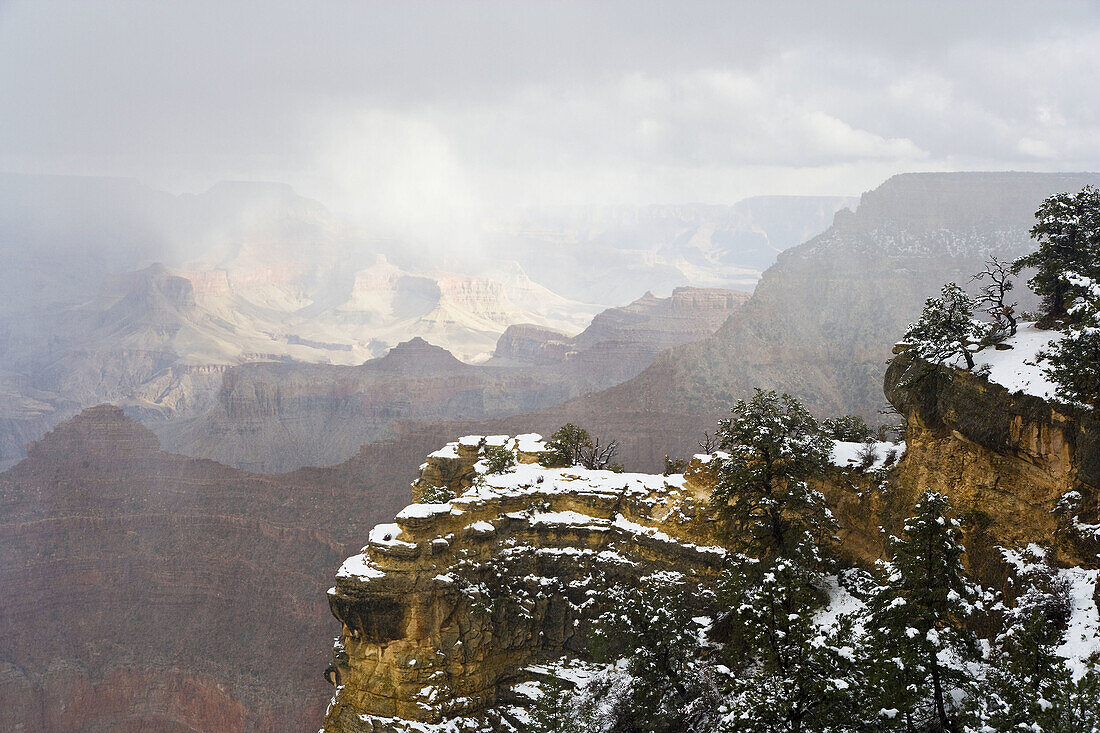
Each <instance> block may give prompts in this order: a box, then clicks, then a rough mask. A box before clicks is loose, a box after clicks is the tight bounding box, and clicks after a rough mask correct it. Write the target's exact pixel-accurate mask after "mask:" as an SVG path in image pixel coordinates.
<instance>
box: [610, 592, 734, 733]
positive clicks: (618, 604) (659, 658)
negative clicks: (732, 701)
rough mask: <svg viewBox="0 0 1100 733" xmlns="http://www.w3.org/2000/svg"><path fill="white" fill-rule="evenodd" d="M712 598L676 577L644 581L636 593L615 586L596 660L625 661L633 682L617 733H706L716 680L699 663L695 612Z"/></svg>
mask: <svg viewBox="0 0 1100 733" xmlns="http://www.w3.org/2000/svg"><path fill="white" fill-rule="evenodd" d="M709 598H710V596H709V594H708V593H707V592H706V591H700V589H698V588H697V587H694V584H690V585H689V583H688V582H687V581H686V580H685V578H684V577H683V576H682V575H680V574H679V573H672V572H660V573H653V574H652V575H647V576H645V577H643V578H642V579H641V581H640V582H639V584H638V586H637V587H631V588H622V587H618V588H614V589H612V590H611V592H610V593H609V598H608V601H609V609H608V610H607V611H606V612H605V613H604V614H602V615H601V616H600V617H599V618H598V619H597V621H596V624H595V626H594V628H593V630H592V634H591V643H592V648H593V653H594V656H595V657H596V659H597V660H601V661H605V662H616V661H621V662H622V663H623V664H622V668H623V670H624V671H625V672H626V675H627V679H628V680H629V682H628V684H627V685H626V687H625V689H622V690H620V691H619V694H620V695H621V696H622V698H623V700H621V702H622V703H623V704H621V705H618V706H616V707H617V708H618V709H619V711H620V712H619V713H618V714H617V716H618V717H623V718H625V719H622V720H619V721H618V723H619V724H620V725H621V726H623V727H620V728H616V729H617V730H630V731H646V732H647V733H664V732H667V733H673V732H674V731H685V730H702V729H705V727H700V726H701V725H702V724H703V723H704V722H705V719H706V718H707V717H709V716H710V715H713V713H714V709H713V706H711V705H706V704H701V702H702V701H703V700H704V698H707V697H708V696H711V695H713V688H714V685H713V682H712V680H711V675H710V673H709V670H708V668H707V666H706V665H705V664H703V663H702V662H701V661H700V660H699V657H700V640H699V631H700V628H699V625H698V624H697V623H696V622H695V621H694V617H695V616H696V614H697V611H698V609H699V608H700V607H701V606H705V605H707V603H708V599H709Z"/></svg>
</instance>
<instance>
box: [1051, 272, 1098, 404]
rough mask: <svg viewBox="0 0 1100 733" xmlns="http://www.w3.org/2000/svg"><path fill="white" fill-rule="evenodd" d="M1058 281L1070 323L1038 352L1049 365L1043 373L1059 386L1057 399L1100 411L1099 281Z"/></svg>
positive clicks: (1084, 278) (1067, 277)
mask: <svg viewBox="0 0 1100 733" xmlns="http://www.w3.org/2000/svg"><path fill="white" fill-rule="evenodd" d="M1096 256H1097V258H1100V252H1097V254H1096ZM1098 267H1100V265H1098ZM1062 280H1064V281H1065V283H1066V293H1067V295H1066V296H1065V297H1066V299H1068V300H1069V307H1068V314H1069V319H1070V323H1068V324H1067V325H1065V326H1064V331H1065V335H1064V336H1063V337H1062V338H1061V339H1059V340H1056V341H1052V342H1051V344H1050V346H1049V347H1047V348H1046V349H1044V350H1043V351H1042V352H1040V357H1041V358H1042V359H1043V360H1044V361H1045V362H1046V363H1047V364H1049V367H1047V368H1046V369H1045V370H1044V371H1045V372H1046V374H1047V376H1048V377H1050V379H1051V380H1053V381H1054V383H1055V384H1057V385H1058V386H1059V388H1060V389H1059V393H1058V396H1059V397H1061V398H1063V399H1065V400H1066V401H1068V402H1080V403H1083V404H1085V405H1088V406H1089V407H1091V408H1093V409H1094V410H1100V279H1095V278H1091V277H1088V276H1086V275H1081V274H1078V273H1069V274H1067V275H1064V276H1063V277H1062Z"/></svg>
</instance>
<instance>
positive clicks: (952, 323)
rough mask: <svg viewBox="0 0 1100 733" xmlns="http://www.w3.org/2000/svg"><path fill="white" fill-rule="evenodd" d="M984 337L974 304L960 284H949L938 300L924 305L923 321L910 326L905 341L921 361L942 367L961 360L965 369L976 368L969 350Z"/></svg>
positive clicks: (903, 339)
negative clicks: (947, 363) (915, 350)
mask: <svg viewBox="0 0 1100 733" xmlns="http://www.w3.org/2000/svg"><path fill="white" fill-rule="evenodd" d="M984 336H985V329H984V327H983V326H982V325H981V324H980V323H978V322H977V321H975V320H974V301H973V300H972V299H971V298H970V296H968V295H967V294H966V292H964V291H963V289H962V288H960V287H959V286H958V285H956V284H955V283H948V284H947V285H944V286H943V289H942V290H941V291H940V296H939V297H938V298H929V299H928V300H926V301H925V302H924V310H923V311H922V312H921V315H920V319H919V320H918V321H917V322H916V323H913V324H910V326H909V328H908V329H907V330H906V331H905V335H904V336H903V337H902V341H903V342H904V343H908V344H913V345H914V346H916V349H917V354H918V355H919V356H920V357H921V358H922V359H926V360H928V361H931V362H935V363H936V364H943V363H945V362H948V361H952V360H954V359H957V358H959V357H962V359H963V360H964V361H965V362H966V368H967V369H973V368H974V357H973V355H972V354H971V352H970V347H971V346H974V345H976V344H978V343H980V342H981V341H982V339H983V338H984Z"/></svg>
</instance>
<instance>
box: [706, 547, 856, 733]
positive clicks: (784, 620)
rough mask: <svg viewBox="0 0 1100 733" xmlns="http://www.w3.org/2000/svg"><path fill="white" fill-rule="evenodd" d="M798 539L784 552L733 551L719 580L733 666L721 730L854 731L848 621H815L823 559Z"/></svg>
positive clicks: (768, 732)
mask: <svg viewBox="0 0 1100 733" xmlns="http://www.w3.org/2000/svg"><path fill="white" fill-rule="evenodd" d="M803 537H804V541H803V544H802V546H800V547H798V548H797V549H796V551H795V552H793V553H791V554H790V555H789V556H780V557H776V558H770V559H765V560H757V559H755V558H748V557H746V556H743V555H742V556H740V557H739V558H737V559H736V561H735V563H734V566H733V567H732V568H731V569H730V570H729V571H727V572H726V573H724V574H723V576H722V578H721V580H720V582H719V588H718V597H719V601H720V603H722V604H723V605H724V606H725V607H726V608H727V609H728V612H727V614H726V615H725V616H724V617H723V618H722V619H721V624H720V627H719V631H720V633H721V635H722V637H723V638H724V641H725V644H724V646H723V649H722V654H723V658H724V659H725V661H726V663H727V665H728V666H729V667H731V668H732V669H733V670H734V682H733V689H732V691H731V694H730V695H729V697H728V698H727V701H726V703H725V706H726V708H728V711H729V712H727V713H726V714H725V715H724V716H723V718H722V727H721V728H720V729H719V730H721V731H730V732H731V733H732V732H733V731H738V732H739V733H741V732H744V733H756V732H759V733H777V732H779V731H790V732H791V733H797V732H798V731H831V732H832V733H840V732H841V731H848V730H856V728H855V727H854V723H855V722H856V721H857V720H859V719H860V716H859V711H858V700H857V698H856V696H855V695H853V693H854V692H855V687H856V674H855V665H854V657H853V655H852V653H851V652H852V648H853V647H852V644H853V642H852V631H851V626H850V624H848V623H840V624H838V625H836V626H823V625H822V623H820V620H819V619H818V611H819V610H820V609H821V607H822V602H823V600H824V597H823V593H822V585H823V582H822V581H823V574H822V572H821V571H820V566H821V564H822V563H821V559H820V557H819V555H818V549H817V548H816V547H814V546H813V544H812V542H811V540H809V538H808V537H806V536H805V535H803Z"/></svg>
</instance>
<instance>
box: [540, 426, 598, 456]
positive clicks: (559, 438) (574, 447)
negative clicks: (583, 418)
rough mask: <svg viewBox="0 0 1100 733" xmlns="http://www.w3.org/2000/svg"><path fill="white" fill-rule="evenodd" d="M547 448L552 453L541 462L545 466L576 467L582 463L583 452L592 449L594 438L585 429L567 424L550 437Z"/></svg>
mask: <svg viewBox="0 0 1100 733" xmlns="http://www.w3.org/2000/svg"><path fill="white" fill-rule="evenodd" d="M546 447H547V448H549V449H550V451H551V453H550V455H548V456H544V457H543V458H542V459H541V460H540V463H542V464H543V465H546V466H559V467H565V466H576V465H579V464H580V462H581V458H582V456H583V453H582V452H583V451H584V450H585V449H586V448H592V436H591V435H589V434H588V431H587V430H585V429H584V428H581V427H577V426H576V425H574V424H573V423H566V424H565V425H562V426H561V427H560V428H558V429H557V430H556V431H555V432H554V434H553V435H551V436H550V439H549V440H548V441H546Z"/></svg>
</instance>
